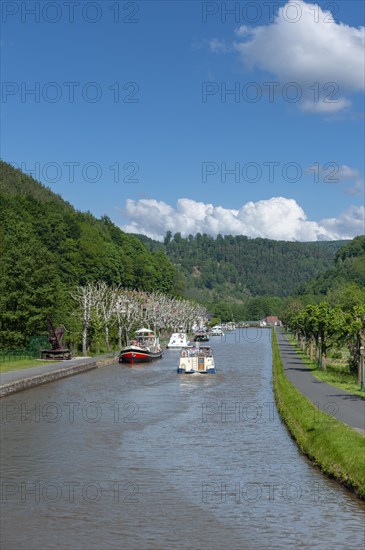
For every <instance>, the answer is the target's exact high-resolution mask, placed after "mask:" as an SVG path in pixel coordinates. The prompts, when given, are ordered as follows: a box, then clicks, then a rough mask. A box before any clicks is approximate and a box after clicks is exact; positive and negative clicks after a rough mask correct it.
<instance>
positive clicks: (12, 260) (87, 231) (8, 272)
mask: <svg viewBox="0 0 365 550" xmlns="http://www.w3.org/2000/svg"><path fill="white" fill-rule="evenodd" d="M0 228H1V229H0V346H3V347H6V346H9V347H16V346H17V345H23V344H24V343H25V341H26V338H27V336H30V335H32V334H42V333H44V330H45V327H46V318H47V315H51V316H52V318H53V319H54V321H55V322H64V321H65V319H67V316H68V314H69V311H70V308H71V305H70V303H69V302H70V300H69V289H70V288H72V287H74V286H75V285H79V284H85V283H87V282H92V281H98V280H104V281H106V282H107V283H108V284H121V285H122V286H123V287H126V288H136V289H140V290H145V291H151V290H160V291H163V292H166V293H170V294H177V293H179V289H178V288H177V286H176V281H177V278H176V270H175V268H174V267H173V265H172V264H171V262H170V261H169V260H168V259H167V257H166V255H165V254H164V253H163V251H160V250H156V251H154V252H150V251H148V250H147V249H146V247H145V246H144V245H143V243H142V242H141V241H140V239H137V238H136V237H135V236H133V235H128V234H126V233H123V231H121V230H120V229H119V228H118V227H117V226H115V225H114V224H113V223H112V222H111V220H110V219H109V218H107V217H103V218H102V219H100V220H98V219H96V218H95V217H94V216H93V215H92V214H90V213H82V212H78V211H76V210H75V209H74V208H73V207H72V206H71V205H70V204H69V203H67V202H65V201H64V200H63V199H62V197H60V196H59V195H56V194H55V193H53V192H52V191H51V190H50V189H47V188H46V187H44V186H43V185H41V184H40V183H38V182H37V181H35V180H34V179H33V178H32V177H30V176H28V175H26V174H23V173H22V172H21V171H19V170H17V169H15V168H14V167H13V166H11V165H10V164H7V163H5V162H1V163H0Z"/></svg>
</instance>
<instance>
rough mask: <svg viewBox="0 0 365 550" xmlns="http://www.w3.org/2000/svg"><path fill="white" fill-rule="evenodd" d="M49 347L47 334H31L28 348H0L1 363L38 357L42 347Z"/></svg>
mask: <svg viewBox="0 0 365 550" xmlns="http://www.w3.org/2000/svg"><path fill="white" fill-rule="evenodd" d="M48 347H49V342H48V338H47V336H31V337H30V338H29V339H28V346H27V347H26V348H19V349H0V363H5V362H10V361H20V360H21V359H38V358H39V357H40V351H41V349H44V348H48Z"/></svg>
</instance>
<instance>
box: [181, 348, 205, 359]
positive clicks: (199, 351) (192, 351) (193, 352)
mask: <svg viewBox="0 0 365 550" xmlns="http://www.w3.org/2000/svg"><path fill="white" fill-rule="evenodd" d="M198 355H200V356H204V357H212V351H211V349H210V348H195V347H193V348H184V349H183V350H181V352H180V356H181V357H197V356H198Z"/></svg>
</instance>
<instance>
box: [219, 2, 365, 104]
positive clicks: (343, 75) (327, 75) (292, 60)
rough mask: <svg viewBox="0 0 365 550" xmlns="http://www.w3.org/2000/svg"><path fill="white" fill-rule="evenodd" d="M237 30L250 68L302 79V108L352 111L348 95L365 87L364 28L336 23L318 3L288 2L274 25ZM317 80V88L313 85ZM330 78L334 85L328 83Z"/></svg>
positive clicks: (290, 79)
mask: <svg viewBox="0 0 365 550" xmlns="http://www.w3.org/2000/svg"><path fill="white" fill-rule="evenodd" d="M236 35H237V37H238V39H240V40H239V41H237V42H236V43H235V44H234V48H235V49H236V50H237V51H238V52H239V53H240V56H241V59H242V61H243V63H244V65H245V66H246V68H253V67H258V68H259V69H262V70H264V71H267V72H269V73H271V74H273V75H275V76H276V77H277V78H278V79H279V80H280V82H281V83H282V84H283V85H285V83H288V82H295V83H297V84H299V85H300V86H301V88H302V91H303V99H302V101H301V102H299V103H298V105H299V106H300V107H301V108H302V109H303V110H306V111H313V112H315V113H324V114H331V113H338V112H340V111H344V110H347V109H348V108H349V106H350V101H349V100H348V99H347V98H346V97H344V94H348V93H349V92H356V91H361V90H364V88H365V75H364V65H365V63H364V61H365V60H364V45H365V34H364V27H359V28H356V27H351V26H349V25H345V24H343V23H336V22H335V21H334V20H333V18H332V15H331V13H330V12H329V11H325V10H322V9H321V8H320V7H319V6H318V5H314V4H307V3H305V2H303V1H302V0H296V2H288V3H287V4H286V5H285V6H283V7H281V8H280V9H279V10H278V13H277V15H276V16H275V18H274V21H273V22H272V23H271V24H269V25H264V26H257V27H247V26H242V27H240V28H239V29H237V30H236ZM216 51H218V50H216ZM316 82H317V83H318V88H317V89H314V88H312V89H310V87H311V86H313V84H314V83H316ZM327 83H333V84H334V87H331V86H327V87H326V84H327ZM324 100H326V101H324Z"/></svg>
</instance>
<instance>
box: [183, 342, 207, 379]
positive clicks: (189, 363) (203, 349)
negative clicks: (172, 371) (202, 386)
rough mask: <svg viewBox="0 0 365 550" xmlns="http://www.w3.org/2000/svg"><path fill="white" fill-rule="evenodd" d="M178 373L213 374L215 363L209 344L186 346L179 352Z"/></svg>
mask: <svg viewBox="0 0 365 550" xmlns="http://www.w3.org/2000/svg"><path fill="white" fill-rule="evenodd" d="M177 373H178V374H215V373H216V370H215V364H214V358H213V354H212V350H211V348H210V346H199V347H195V346H188V347H186V348H183V349H182V350H181V352H180V361H179V366H178V368H177Z"/></svg>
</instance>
